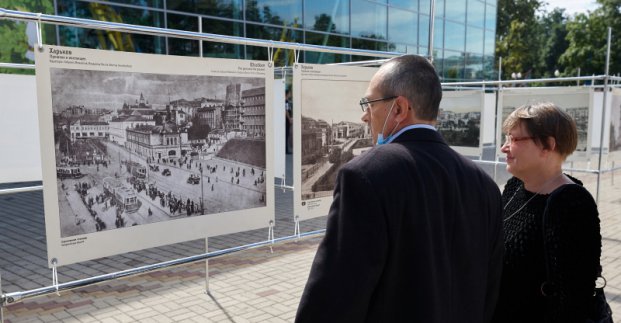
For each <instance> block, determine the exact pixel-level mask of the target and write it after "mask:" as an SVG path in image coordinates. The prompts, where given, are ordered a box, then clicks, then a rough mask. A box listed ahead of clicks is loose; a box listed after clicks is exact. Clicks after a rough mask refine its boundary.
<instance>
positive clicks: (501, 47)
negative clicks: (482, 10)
mask: <svg viewBox="0 0 621 323" xmlns="http://www.w3.org/2000/svg"><path fill="white" fill-rule="evenodd" d="M540 6H541V2H540V1H539V0H499V1H498V23H497V27H496V56H500V57H502V60H503V62H502V75H503V76H504V77H503V78H506V76H507V75H511V73H517V72H520V73H522V75H524V77H531V76H532V73H533V71H535V70H536V67H537V66H538V63H539V55H538V53H537V50H536V44H537V43H538V42H539V41H538V40H539V29H540V28H539V24H538V23H537V17H536V13H537V11H538V10H539V8H540ZM533 45H535V46H533Z"/></svg>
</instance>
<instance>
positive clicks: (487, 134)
mask: <svg viewBox="0 0 621 323" xmlns="http://www.w3.org/2000/svg"><path fill="white" fill-rule="evenodd" d="M482 119H483V121H481V123H482V124H484V125H485V127H482V128H481V130H482V132H483V133H482V135H481V136H482V138H483V145H486V144H489V145H493V144H494V138H495V137H496V132H495V131H494V126H495V125H496V122H494V119H496V92H494V93H485V94H484V95H483V117H482Z"/></svg>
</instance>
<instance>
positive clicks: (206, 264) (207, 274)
mask: <svg viewBox="0 0 621 323" xmlns="http://www.w3.org/2000/svg"><path fill="white" fill-rule="evenodd" d="M208 240H209V238H205V252H207V253H208V252H209V241H208ZM205 293H207V294H209V259H205Z"/></svg>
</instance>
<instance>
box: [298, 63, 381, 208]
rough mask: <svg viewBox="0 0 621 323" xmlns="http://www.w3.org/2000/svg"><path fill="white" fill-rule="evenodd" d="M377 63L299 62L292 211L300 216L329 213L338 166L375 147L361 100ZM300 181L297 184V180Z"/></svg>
mask: <svg viewBox="0 0 621 323" xmlns="http://www.w3.org/2000/svg"><path fill="white" fill-rule="evenodd" d="M376 71H377V69H376V68H368V67H352V66H333V65H313V64H295V65H294V66H293V88H294V89H295V91H293V106H294V107H295V109H296V111H299V113H295V114H294V127H293V129H294V136H293V138H294V140H295V144H294V145H293V146H294V147H293V148H294V151H293V153H294V159H293V161H294V162H293V165H295V166H294V169H295V172H294V183H296V187H297V190H296V191H295V194H294V212H295V215H297V216H299V219H300V220H307V219H311V218H314V217H319V216H324V215H327V214H328V211H329V209H330V205H331V203H332V200H333V198H332V193H333V190H334V184H335V180H336V175H337V172H338V169H339V168H340V166H341V165H342V164H344V163H346V162H347V161H349V160H351V159H352V158H353V157H355V156H357V155H359V154H362V153H364V151H366V150H368V149H370V148H371V147H372V143H371V132H370V130H369V129H368V126H367V125H366V123H364V122H362V120H361V119H360V118H361V116H362V111H361V110H360V105H359V104H358V102H359V101H360V98H362V97H363V96H364V94H365V91H366V89H367V87H368V84H369V81H370V80H371V78H372V77H373V75H374V74H375V72H376ZM297 183H299V184H297Z"/></svg>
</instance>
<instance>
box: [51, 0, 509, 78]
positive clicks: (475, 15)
mask: <svg viewBox="0 0 621 323" xmlns="http://www.w3.org/2000/svg"><path fill="white" fill-rule="evenodd" d="M496 1H497V0H437V1H436V11H435V16H436V17H435V23H434V29H435V32H434V39H433V47H434V50H433V56H434V63H435V65H436V67H437V69H438V72H439V73H440V75H441V76H442V78H443V80H444V81H451V80H483V79H495V78H496V76H495V75H496V72H495V70H494V67H493V65H494V45H495V32H496V10H497V9H496ZM430 7H431V0H333V1H317V0H313V1H311V0H108V1H93V0H88V1H87V0H56V1H55V11H56V12H55V13H56V14H57V15H61V16H69V17H79V18H88V19H96V20H106V21H114V22H123V23H129V24H135V25H144V26H153V27H161V28H171V29H180V30H187V31H199V30H201V29H202V31H203V32H204V33H212V34H221V35H231V36H240V37H248V38H258V39H266V40H277V41H286V42H294V43H306V44H314V45H327V46H337V47H348V48H358V49H371V50H382V51H394V52H401V53H413V54H419V55H428V45H429V21H430V16H429V13H430ZM56 33H57V35H56V36H57V39H58V44H60V45H64V46H76V47H89V48H103V49H115V50H125V51H136V52H144V53H158V54H172V55H186V56H199V41H196V40H187V39H177V38H170V37H155V36H146V35H137V34H122V33H118V32H112V31H100V30H89V29H80V28H75V27H66V26H58V27H57V30H56ZM267 54H268V53H267V49H265V48H263V47H254V46H247V45H232V44H223V43H213V42H203V56H211V57H228V58H240V59H267ZM274 55H275V60H277V64H278V65H280V66H282V65H285V64H289V65H291V63H292V62H293V52H292V51H290V50H282V49H281V50H276V51H275V54H274ZM368 59H372V58H370V57H361V56H352V55H341V54H330V53H318V52H302V53H301V55H300V61H302V62H307V63H321V64H323V63H335V62H347V61H354V60H368Z"/></svg>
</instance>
